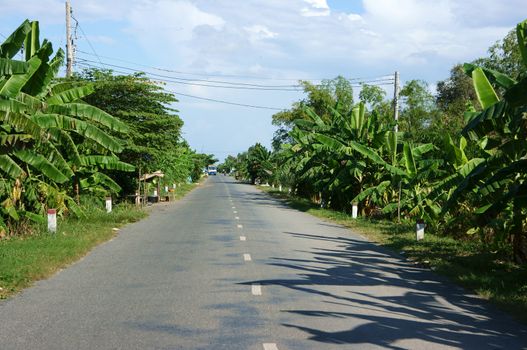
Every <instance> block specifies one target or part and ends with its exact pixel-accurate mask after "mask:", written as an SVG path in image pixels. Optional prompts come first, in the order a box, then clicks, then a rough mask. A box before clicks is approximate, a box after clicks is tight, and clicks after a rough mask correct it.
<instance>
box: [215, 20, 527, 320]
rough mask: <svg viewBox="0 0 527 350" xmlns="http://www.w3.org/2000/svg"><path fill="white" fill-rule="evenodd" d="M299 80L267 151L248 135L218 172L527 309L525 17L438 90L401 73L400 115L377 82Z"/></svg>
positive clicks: (458, 68)
mask: <svg viewBox="0 0 527 350" xmlns="http://www.w3.org/2000/svg"><path fill="white" fill-rule="evenodd" d="M303 85H304V90H305V93H306V96H307V97H306V98H305V99H304V100H302V101H298V102H297V103H295V104H294V105H293V106H292V108H291V109H289V110H286V111H282V112H279V113H277V114H275V115H274V116H273V123H274V124H275V125H277V126H278V127H279V129H278V131H277V132H276V134H275V137H274V138H273V141H272V144H273V149H272V150H268V149H266V148H265V147H264V146H262V145H261V144H255V145H253V146H252V147H250V148H249V149H248V150H247V151H246V152H243V153H241V154H238V155H237V156H229V157H228V158H227V159H226V160H225V162H224V163H223V164H221V166H220V167H221V169H222V170H225V171H230V172H232V173H234V174H235V176H236V177H237V178H239V179H243V180H247V181H251V182H252V183H261V184H265V183H267V184H269V185H270V186H271V187H272V188H275V189H279V190H281V191H283V193H286V194H289V193H290V194H291V195H294V196H295V200H294V201H293V202H291V203H293V204H294V205H295V206H296V207H299V206H300V207H301V206H302V205H304V206H305V208H304V209H305V210H307V211H309V212H311V213H314V214H316V215H321V216H323V217H327V218H331V219H334V220H337V221H342V222H343V223H345V224H346V225H349V226H351V227H354V228H357V229H358V230H360V231H363V232H368V236H369V237H373V238H374V240H376V241H378V242H380V243H381V244H384V245H386V246H389V247H391V248H393V249H395V250H396V251H401V250H404V251H405V252H406V254H407V256H409V257H411V258H413V259H416V260H418V261H420V263H422V264H426V265H430V266H432V267H434V268H435V269H436V270H437V271H439V272H441V273H444V274H446V275H448V276H450V277H451V278H452V279H454V280H456V281H458V282H460V283H461V284H463V285H464V286H467V287H469V288H471V289H473V290H475V291H477V292H478V293H479V294H480V295H482V296H484V297H487V298H489V299H491V300H493V301H495V302H497V303H498V304H499V305H501V306H503V307H504V308H506V309H508V310H509V311H513V312H515V313H516V314H517V315H518V314H521V312H523V314H524V315H525V311H526V310H527V275H526V268H527V97H526V96H527V21H524V22H522V23H520V24H518V25H517V27H516V28H515V29H514V30H512V31H511V32H510V33H509V34H508V35H507V36H506V37H505V38H504V39H503V40H501V41H499V42H497V43H496V44H494V45H493V46H491V47H490V49H489V56H488V57H483V58H479V59H476V60H474V61H473V62H470V63H466V64H463V65H459V64H458V65H455V66H454V67H453V68H452V70H451V74H450V77H449V78H448V79H446V80H444V81H440V82H438V83H437V93H436V94H435V95H433V94H432V93H431V92H430V91H429V89H428V86H427V84H426V83H425V82H423V81H420V80H409V81H407V82H406V83H405V84H404V86H403V87H402V89H401V91H400V117H399V120H398V121H397V122H396V121H395V120H394V117H393V115H394V114H393V100H390V99H387V98H386V96H385V92H384V90H383V89H382V88H380V87H379V86H374V85H362V87H361V90H360V93H359V94H358V96H359V101H355V100H354V94H353V89H352V82H351V81H349V80H347V79H345V78H343V77H338V78H336V79H333V80H329V81H325V82H323V83H322V84H321V85H313V84H311V83H309V82H303ZM286 194H283V195H286ZM300 199H301V200H300ZM299 201H300V202H299ZM302 203H303V204H302ZM354 204H357V205H358V207H359V217H360V218H359V219H357V220H356V221H355V222H353V221H352V220H351V219H350V218H349V213H351V211H352V207H353V205H354ZM314 208H317V209H314ZM418 221H419V222H424V223H425V224H426V234H425V239H424V240H423V241H420V242H416V237H415V225H416V222H418ZM518 310H521V311H520V312H519V313H518V312H516V311H518ZM524 319H525V318H524Z"/></svg>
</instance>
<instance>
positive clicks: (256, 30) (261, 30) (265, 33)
mask: <svg viewBox="0 0 527 350" xmlns="http://www.w3.org/2000/svg"><path fill="white" fill-rule="evenodd" d="M244 29H245V31H246V32H247V34H249V37H250V38H251V39H252V40H254V41H256V40H262V39H272V38H275V37H276V36H277V35H278V33H275V32H272V31H270V30H269V28H267V27H266V26H264V25H261V24H255V25H252V26H250V27H244Z"/></svg>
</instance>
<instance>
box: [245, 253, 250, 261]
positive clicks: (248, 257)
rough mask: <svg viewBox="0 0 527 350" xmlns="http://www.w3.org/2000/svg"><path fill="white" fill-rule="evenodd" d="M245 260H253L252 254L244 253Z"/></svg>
mask: <svg viewBox="0 0 527 350" xmlns="http://www.w3.org/2000/svg"><path fill="white" fill-rule="evenodd" d="M243 261H252V259H251V254H243Z"/></svg>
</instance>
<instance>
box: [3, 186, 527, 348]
mask: <svg viewBox="0 0 527 350" xmlns="http://www.w3.org/2000/svg"><path fill="white" fill-rule="evenodd" d="M0 268H1V267H0ZM447 348H452V349H455V348H459V349H478V350H482V349H523V348H527V328H526V327H524V326H521V325H519V324H517V323H515V322H514V321H513V320H512V319H511V318H510V317H509V316H507V315H505V314H503V313H501V312H499V311H497V310H495V309H494V308H492V307H490V306H489V305H488V304H487V303H485V302H484V301H481V300H479V299H478V298H475V297H471V296H469V295H467V293H466V292H465V291H464V290H462V289H461V288H459V287H456V286H454V285H452V284H450V283H448V282H446V281H444V280H443V279H442V278H440V277H438V276H436V275H435V274H433V273H431V272H430V271H427V270H424V269H420V268H416V267H414V266H413V265H411V264H409V263H407V262H405V261H404V260H403V259H401V258H400V257H399V256H397V255H395V254H392V253H390V252H388V251H386V250H384V249H382V248H379V247H377V246H375V245H373V244H371V243H368V242H367V241H366V240H364V239H363V238H362V237H360V236H359V235H356V234H354V233H353V232H350V231H349V230H347V229H344V228H342V227H340V226H337V225H333V224H331V223H327V222H324V221H322V220H319V219H316V218H314V217H311V216H309V215H307V214H304V213H301V212H297V211H295V210H292V209H289V208H287V207H284V206H283V205H282V204H281V203H280V202H278V201H276V200H273V199H271V198H269V197H268V196H267V195H265V194H263V193H261V192H259V191H258V190H256V189H255V188H254V187H252V186H249V185H244V184H239V183H236V182H235V181H234V180H233V179H231V178H229V177H224V176H216V177H211V178H210V179H209V180H208V181H207V182H206V183H205V184H204V185H203V186H201V187H200V188H198V189H197V190H195V191H193V192H192V193H190V194H189V195H188V196H187V197H186V198H185V199H183V200H181V201H179V202H176V203H172V204H169V205H159V206H157V207H156V208H154V209H153V213H152V215H151V216H150V217H149V218H147V219H145V220H143V221H141V222H138V223H136V224H133V225H129V226H127V227H125V228H124V229H122V230H121V232H120V234H119V236H118V237H116V238H115V239H113V240H112V241H110V242H108V243H106V244H103V245H101V246H99V247H98V248H96V249H95V250H93V251H92V253H90V254H89V255H88V256H86V257H85V258H84V259H82V260H81V261H79V262H78V263H76V264H74V265H72V266H71V267H69V268H67V269H65V270H63V271H61V272H60V273H58V274H56V275H55V276H53V277H52V278H50V279H49V280H46V281H40V282H38V283H37V284H36V285H35V286H34V287H32V288H29V289H27V290H25V291H24V292H22V293H21V294H19V295H17V296H15V297H13V298H11V299H9V300H7V301H3V302H0V349H2V350H8V349H50V350H59V349H90V350H96V349H230V350H231V349H259V350H262V349H264V350H277V349H279V350H286V349H290V350H292V349H297V350H306V349H447Z"/></svg>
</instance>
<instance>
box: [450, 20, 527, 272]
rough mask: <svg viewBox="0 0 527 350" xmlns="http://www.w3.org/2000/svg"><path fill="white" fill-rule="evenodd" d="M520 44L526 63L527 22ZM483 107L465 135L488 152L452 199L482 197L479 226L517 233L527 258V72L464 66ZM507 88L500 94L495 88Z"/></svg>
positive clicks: (516, 244) (517, 248) (522, 257)
mask: <svg viewBox="0 0 527 350" xmlns="http://www.w3.org/2000/svg"><path fill="white" fill-rule="evenodd" d="M516 32H517V47H518V49H519V50H518V51H519V52H520V53H521V58H522V64H523V65H524V67H526V68H527V21H524V22H522V23H519V24H518V25H517V31H516ZM465 70H466V73H467V74H469V75H470V76H471V77H472V79H473V81H474V88H475V90H476V94H477V96H478V99H479V102H480V104H481V106H482V108H483V110H482V111H479V112H477V111H473V112H472V113H470V114H469V122H468V124H467V125H466V126H465V128H464V129H463V131H462V134H463V135H466V136H467V137H470V138H471V139H472V140H474V141H475V142H478V143H479V144H480V146H481V148H482V149H483V150H484V151H485V153H486V157H485V159H484V161H482V162H481V163H480V164H478V166H476V167H475V168H474V169H473V170H472V171H471V172H470V173H469V174H468V176H467V177H466V178H465V179H463V181H461V182H460V183H459V184H458V185H457V186H456V190H455V192H454V194H453V196H452V198H451V200H450V202H449V206H448V207H446V208H445V210H446V209H448V208H449V207H451V206H452V203H456V202H457V201H458V200H459V198H463V197H465V196H467V195H472V194H474V195H475V196H477V198H478V201H479V208H477V210H476V211H475V214H476V215H477V221H476V226H475V227H474V228H473V230H475V231H478V230H482V229H484V228H487V229H490V230H492V231H494V232H503V233H506V234H508V236H509V237H511V238H512V242H513V257H514V260H515V261H517V262H518V263H522V264H525V263H527V138H526V136H527V123H526V122H525V113H526V111H527V97H526V96H527V76H523V77H522V75H521V74H520V77H521V79H520V80H519V81H516V80H515V79H513V78H511V77H508V76H506V75H505V74H503V73H500V72H497V71H493V70H490V69H486V68H482V67H476V66H475V65H472V64H467V65H465ZM498 88H500V89H502V90H503V91H504V93H503V97H501V98H500V97H499V96H498V93H497V92H496V90H497V89H498Z"/></svg>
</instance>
